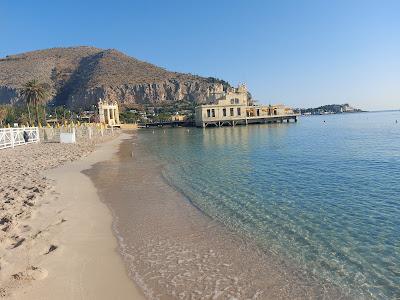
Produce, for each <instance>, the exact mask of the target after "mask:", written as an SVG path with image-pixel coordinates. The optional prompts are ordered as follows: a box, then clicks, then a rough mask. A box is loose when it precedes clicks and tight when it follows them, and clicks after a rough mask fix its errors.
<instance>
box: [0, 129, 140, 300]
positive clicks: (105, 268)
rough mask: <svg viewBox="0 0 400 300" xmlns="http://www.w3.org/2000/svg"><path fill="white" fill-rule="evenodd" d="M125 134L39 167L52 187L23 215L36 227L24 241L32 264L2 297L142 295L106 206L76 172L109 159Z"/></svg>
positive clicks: (127, 296)
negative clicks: (85, 152)
mask: <svg viewBox="0 0 400 300" xmlns="http://www.w3.org/2000/svg"><path fill="white" fill-rule="evenodd" d="M127 136H128V135H127V134H121V135H120V136H119V137H116V138H114V139H113V140H111V141H106V142H103V143H100V144H99V145H97V146H96V149H95V150H94V151H93V152H91V153H90V154H89V155H87V156H85V157H83V158H80V159H78V160H76V161H73V162H69V163H67V164H64V165H62V166H60V167H56V168H55V169H50V170H47V171H45V172H44V173H43V175H45V176H46V177H47V178H48V179H50V180H51V181H52V183H53V184H52V185H53V186H54V189H53V190H52V191H51V192H49V193H46V194H45V195H44V196H43V199H42V200H41V203H42V204H41V205H40V207H39V208H38V209H37V211H36V212H35V215H34V217H33V219H32V220H30V221H29V226H30V227H31V228H32V229H34V228H42V229H41V230H39V231H38V232H37V233H36V234H35V235H36V236H37V238H36V239H34V240H32V241H30V244H29V245H26V247H27V248H28V252H30V253H29V255H32V257H29V258H28V261H29V264H28V266H30V265H32V269H29V270H28V271H27V275H26V276H25V277H22V276H21V278H17V279H19V280H18V281H19V282H12V283H10V284H8V286H9V287H10V291H11V292H10V294H9V295H4V297H5V298H6V299H144V297H143V296H142V294H141V293H140V291H139V289H138V288H137V287H136V285H135V284H134V283H133V282H132V281H131V280H130V279H129V277H128V275H127V272H126V269H125V267H124V264H123V261H122V258H121V256H120V254H119V252H118V251H117V248H118V242H117V238H116V237H115V235H114V233H113V230H112V222H113V218H112V215H111V212H110V210H109V209H108V208H107V206H106V205H105V204H104V203H103V202H102V201H100V199H99V197H98V194H97V191H96V188H95V187H94V185H93V183H92V181H91V180H90V178H88V177H87V176H86V175H85V174H84V173H83V172H82V171H83V170H86V169H90V168H91V167H92V165H94V164H96V163H98V162H101V161H104V160H109V159H111V158H112V157H113V155H114V154H115V153H116V151H117V150H118V145H119V144H120V142H121V141H122V140H123V139H124V138H126V137H127ZM105 176H107V174H105ZM21 248H22V247H21ZM22 250H23V249H21V251H22ZM13 255H14V256H16V255H17V253H14V254H13ZM33 266H35V267H33ZM29 268H30V267H29ZM13 276H14V275H13ZM14 279H16V277H15V276H14Z"/></svg>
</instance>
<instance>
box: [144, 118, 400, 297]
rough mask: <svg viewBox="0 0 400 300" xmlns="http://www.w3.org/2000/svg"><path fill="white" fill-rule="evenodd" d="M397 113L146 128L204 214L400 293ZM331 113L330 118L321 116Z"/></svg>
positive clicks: (378, 293)
mask: <svg viewBox="0 0 400 300" xmlns="http://www.w3.org/2000/svg"><path fill="white" fill-rule="evenodd" d="M396 119H400V113H399V112H387V113H365V114H347V115H335V116H323V117H322V116H321V117H309V118H302V119H301V120H300V122H299V123H297V124H277V125H253V126H248V127H235V128H230V127H224V128H209V129H206V130H202V129H190V130H189V131H188V130H187V129H172V130H160V131H155V134H152V133H151V132H149V131H141V137H142V140H143V141H144V142H145V143H146V145H148V149H150V151H151V152H152V154H155V155H157V156H158V157H159V158H160V159H161V160H162V161H164V162H165V163H166V165H165V168H164V170H163V174H164V176H165V177H166V179H167V180H168V181H169V182H170V183H171V184H173V185H174V186H176V187H177V188H178V189H179V190H181V191H182V192H183V193H184V194H185V195H186V196H187V197H188V198H189V199H190V200H191V201H192V202H193V203H194V204H195V205H196V206H197V207H199V208H200V209H201V210H202V211H203V212H204V213H206V214H207V215H209V216H211V217H212V218H215V219H217V220H219V221H220V222H222V223H223V224H225V225H226V226H228V227H229V228H231V229H233V230H235V231H237V232H239V233H241V234H244V235H246V236H249V237H251V238H253V239H254V240H255V241H257V242H258V243H259V245H260V246H261V247H265V249H268V250H270V251H273V252H275V253H278V254H279V255H282V256H283V257H285V258H286V259H289V260H291V261H293V262H295V263H296V264H298V265H299V266H300V267H301V268H303V269H304V270H306V271H307V272H309V273H310V274H312V275H314V276H317V277H319V278H321V279H323V280H327V281H330V282H332V283H334V284H336V285H339V286H340V287H341V288H342V289H343V290H344V291H345V292H349V293H352V294H354V293H355V294H356V295H358V296H359V297H364V298H396V297H400V234H399V232H400V204H399V195H400V124H396V123H395V120H396ZM324 120H325V122H323V121H324Z"/></svg>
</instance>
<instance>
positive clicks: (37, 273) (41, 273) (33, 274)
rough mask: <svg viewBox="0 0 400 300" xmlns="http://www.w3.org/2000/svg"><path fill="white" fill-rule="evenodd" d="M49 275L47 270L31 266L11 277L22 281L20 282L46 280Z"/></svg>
mask: <svg viewBox="0 0 400 300" xmlns="http://www.w3.org/2000/svg"><path fill="white" fill-rule="evenodd" d="M47 275H48V272H47V270H45V269H42V268H39V267H35V266H30V267H28V268H27V269H26V270H25V271H22V272H18V273H15V274H13V275H11V277H12V279H14V280H17V281H20V280H40V279H44V278H46V277H47Z"/></svg>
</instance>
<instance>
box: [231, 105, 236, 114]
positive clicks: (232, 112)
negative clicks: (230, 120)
mask: <svg viewBox="0 0 400 300" xmlns="http://www.w3.org/2000/svg"><path fill="white" fill-rule="evenodd" d="M234 115H235V114H234V111H233V107H231V116H234Z"/></svg>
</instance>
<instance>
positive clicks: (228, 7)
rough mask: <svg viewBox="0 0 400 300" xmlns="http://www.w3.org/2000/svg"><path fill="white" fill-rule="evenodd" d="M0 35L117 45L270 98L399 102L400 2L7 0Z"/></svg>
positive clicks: (10, 43)
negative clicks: (243, 85)
mask: <svg viewBox="0 0 400 300" xmlns="http://www.w3.org/2000/svg"><path fill="white" fill-rule="evenodd" d="M0 33H1V43H0V57H4V56H5V55H8V54H15V53H20V52H25V51H29V50H35V49H42V48H48V47H56V46H76V45H91V46H96V47H100V48H116V49H118V50H121V51H123V52H125V53H127V54H128V55H130V56H134V57H136V58H139V59H142V60H146V61H149V62H152V63H154V64H156V65H159V66H163V67H165V68H167V69H170V70H173V71H181V72H188V73H194V74H199V75H204V76H215V77H219V78H222V79H225V80H227V81H229V82H230V83H232V84H235V85H236V84H237V83H238V82H245V83H247V85H248V87H249V89H250V90H251V92H252V94H253V96H254V98H256V99H258V100H260V102H263V103H276V102H283V103H286V104H289V105H291V106H295V107H300V106H301V107H309V106H318V105H321V104H328V103H344V102H350V103H351V104H353V105H355V106H358V107H361V108H364V109H379V108H385V109H390V108H397V109H399V108H400V1H399V0H394V1H389V0H376V1H369V0H359V1H358V0H357V1H351V0H346V1H333V0H332V1H328V0H319V1H307V0H305V1H301V0H293V1H285V0H281V1H280V0H276V1H263V0H259V1H256V0H248V1H245V0H243V1H235V0H231V1H223V0H221V1H218V0H214V1H206V0H202V1H194V0H193V1H190V0H187V1H173V0H170V1H161V0H160V1H145V0H143V1H129V0H113V1H100V0H96V1H92V0H90V1H89V0H80V1H77V0H69V1H58V0H57V1H56V0H53V1H51V0H48V1H41V0H35V1H32V0H18V1H17V0H0ZM0 72H1V70H0Z"/></svg>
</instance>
